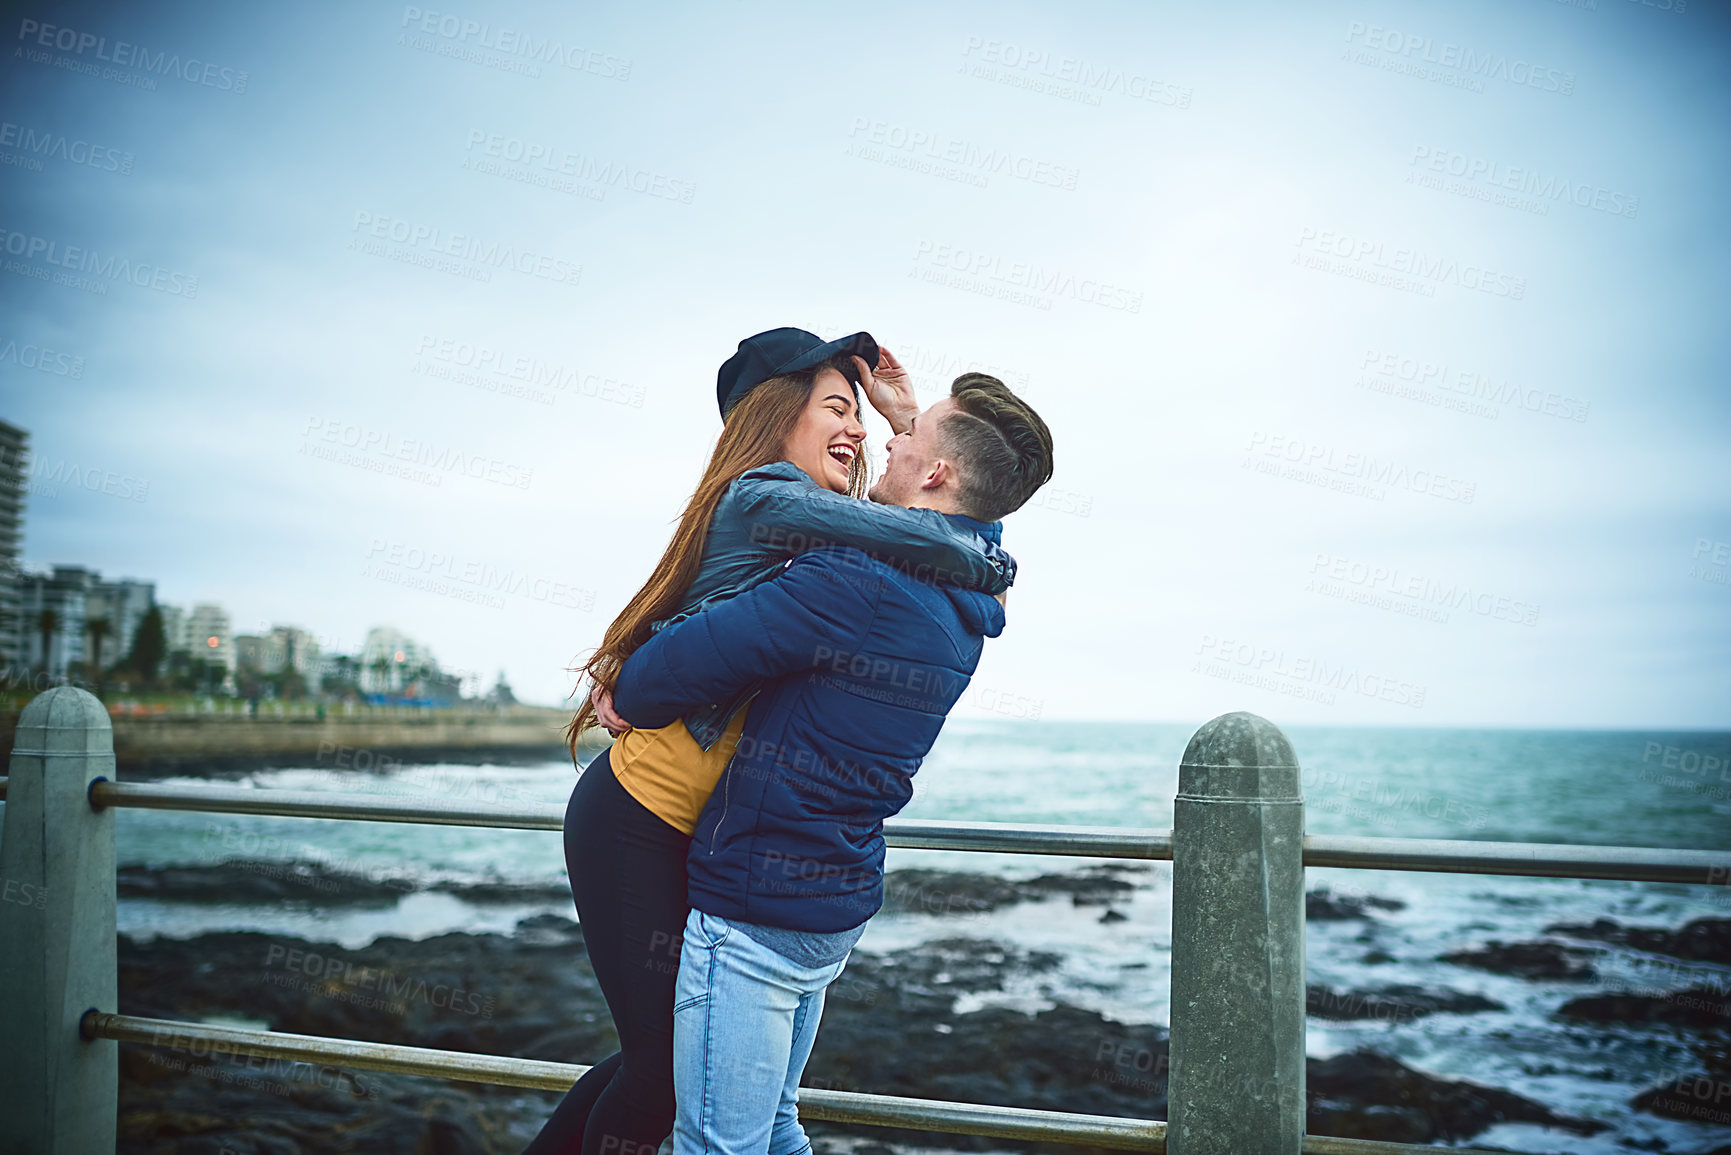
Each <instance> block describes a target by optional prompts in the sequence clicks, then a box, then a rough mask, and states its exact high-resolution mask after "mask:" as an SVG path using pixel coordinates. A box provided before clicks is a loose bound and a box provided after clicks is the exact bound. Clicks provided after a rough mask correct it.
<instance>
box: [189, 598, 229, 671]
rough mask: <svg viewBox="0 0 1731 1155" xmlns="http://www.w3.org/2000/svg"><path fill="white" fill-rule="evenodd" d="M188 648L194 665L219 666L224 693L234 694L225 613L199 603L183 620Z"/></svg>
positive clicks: (210, 604) (206, 604) (215, 606)
mask: <svg viewBox="0 0 1731 1155" xmlns="http://www.w3.org/2000/svg"><path fill="white" fill-rule="evenodd" d="M186 641H187V648H188V649H189V650H190V651H191V653H192V660H193V661H194V662H218V663H220V664H221V665H222V667H223V670H224V676H223V689H225V690H228V691H230V692H232V691H233V690H234V666H235V655H234V637H233V634H232V633H231V630H230V623H229V617H228V611H227V610H225V609H223V608H222V607H221V606H219V605H217V604H215V603H214V602H198V603H197V604H195V605H194V606H193V607H192V612H191V613H190V614H188V615H187V616H186Z"/></svg>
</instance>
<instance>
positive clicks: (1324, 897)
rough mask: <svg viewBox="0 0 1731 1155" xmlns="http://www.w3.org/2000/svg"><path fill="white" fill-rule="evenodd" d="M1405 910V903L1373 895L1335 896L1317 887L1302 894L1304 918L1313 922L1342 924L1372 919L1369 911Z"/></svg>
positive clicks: (1324, 887) (1396, 899) (1326, 889)
mask: <svg viewBox="0 0 1731 1155" xmlns="http://www.w3.org/2000/svg"><path fill="white" fill-rule="evenodd" d="M1373 909H1375V910H1405V909H1406V903H1404V902H1402V901H1400V900H1399V899H1398V898H1379V897H1378V896H1376V895H1374V894H1364V895H1358V894H1335V893H1334V892H1332V891H1330V890H1329V889H1328V887H1326V886H1323V887H1318V888H1317V889H1315V890H1309V891H1306V892H1305V894H1304V917H1305V918H1307V919H1310V920H1312V921H1315V922H1344V921H1346V920H1348V919H1353V918H1372V917H1374V916H1373V915H1372V914H1371V913H1370V912H1371V910H1373Z"/></svg>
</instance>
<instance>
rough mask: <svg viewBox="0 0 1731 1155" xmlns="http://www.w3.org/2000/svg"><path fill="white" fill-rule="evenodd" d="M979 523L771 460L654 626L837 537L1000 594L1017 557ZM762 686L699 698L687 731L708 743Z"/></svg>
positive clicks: (941, 578)
mask: <svg viewBox="0 0 1731 1155" xmlns="http://www.w3.org/2000/svg"><path fill="white" fill-rule="evenodd" d="M962 523H966V524H962ZM978 524H979V523H978V522H975V521H971V520H969V519H968V518H961V519H959V521H957V520H953V519H950V518H946V517H945V516H944V515H943V514H941V513H938V512H936V511H935V510H930V509H905V508H903V507H901V506H899V505H879V504H876V503H874V502H869V501H861V500H859V499H858V498H856V497H848V496H847V495H846V494H841V493H836V492H835V491H833V490H829V489H825V488H823V487H822V486H821V485H819V484H817V482H815V481H813V480H812V479H811V477H810V476H809V475H808V474H807V473H806V472H805V470H803V469H801V468H800V467H799V466H797V465H795V464H793V463H792V462H790V461H776V462H772V463H770V464H769V465H765V466H762V467H760V468H758V469H753V470H750V471H749V472H747V473H744V474H742V475H740V476H739V477H738V478H737V479H735V480H734V482H733V484H732V485H729V486H728V487H727V492H726V493H724V494H722V496H721V501H720V503H719V504H717V505H716V507H715V513H714V514H713V515H712V516H711V517H710V519H709V531H708V534H707V535H706V536H705V538H704V542H703V562H702V565H701V568H700V569H699V570H698V574H697V578H696V579H695V580H694V581H693V582H692V583H691V588H690V589H689V590H687V591H686V595H685V600H684V602H683V603H682V604H681V605H680V607H679V610H678V612H677V613H676V614H674V616H673V617H671V618H668V619H667V620H666V621H663V622H657V623H656V624H655V626H654V627H653V628H654V629H657V630H660V629H662V628H664V627H665V626H667V625H668V624H670V623H672V622H677V621H683V620H684V619H685V618H688V617H690V616H691V615H692V614H697V613H702V612H703V611H704V610H707V609H709V608H710V607H712V606H715V605H717V604H719V603H720V602H723V601H725V600H727V599H728V598H731V597H733V596H734V595H735V594H738V593H740V592H742V591H744V590H748V589H750V588H751V587H752V586H755V585H757V584H758V583H759V582H762V581H767V580H768V579H770V578H772V577H774V576H775V575H776V574H778V573H780V572H781V570H782V567H783V566H785V565H786V564H787V561H788V559H789V558H791V557H793V556H794V555H795V554H800V553H804V552H805V551H806V550H811V549H821V548H824V547H826V546H832V545H849V546H853V547H855V548H856V549H862V550H864V551H866V552H867V553H869V554H871V555H872V556H873V557H876V558H878V559H879V560H881V561H886V562H889V563H890V564H892V565H895V566H897V567H898V568H901V569H903V570H905V571H906V572H909V573H911V574H913V575H914V576H915V577H920V578H925V579H926V580H929V581H937V582H955V583H956V584H957V585H963V586H967V587H968V588H969V589H979V590H985V591H986V592H987V593H989V594H1001V593H1003V592H1004V591H1005V590H1006V589H1008V588H1009V587H1010V585H1011V584H1012V583H1013V582H1014V581H1015V580H1016V560H1015V559H1014V558H1012V557H1011V556H1010V555H1009V554H1007V553H1005V552H1004V550H1003V547H1002V546H1001V545H999V544H998V540H997V538H996V537H995V536H992V537H988V536H986V535H983V534H980V533H978V532H975V531H974V530H973V529H971V528H970V527H972V526H975V525H978ZM757 689H758V687H757V686H756V685H747V686H741V687H740V688H739V689H738V690H737V691H735V692H734V693H732V694H730V695H728V696H727V697H725V698H718V699H716V700H715V701H713V702H699V703H697V704H696V705H695V706H694V707H693V708H692V709H691V710H690V711H689V712H687V713H686V715H685V726H686V729H688V730H689V731H691V736H692V737H693V738H695V739H697V744H698V745H699V746H701V747H703V748H704V749H705V750H707V749H709V748H710V747H711V746H713V745H715V743H716V740H717V739H719V738H720V737H721V735H722V733H723V731H725V730H726V729H727V724H728V722H729V721H730V720H731V719H732V718H733V715H734V714H735V713H737V712H738V711H739V708H740V707H741V706H744V705H745V704H746V703H747V702H748V701H750V700H751V698H752V697H753V695H755V694H756V692H757Z"/></svg>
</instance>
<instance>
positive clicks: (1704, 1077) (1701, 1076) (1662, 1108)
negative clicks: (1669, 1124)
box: [1630, 1071, 1731, 1127]
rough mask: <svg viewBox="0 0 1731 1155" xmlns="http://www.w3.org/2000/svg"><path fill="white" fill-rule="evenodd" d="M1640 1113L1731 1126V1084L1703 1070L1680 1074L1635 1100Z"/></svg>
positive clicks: (1632, 1104)
mask: <svg viewBox="0 0 1731 1155" xmlns="http://www.w3.org/2000/svg"><path fill="white" fill-rule="evenodd" d="M1630 1105H1631V1106H1632V1107H1634V1108H1635V1110H1637V1111H1645V1112H1647V1113H1648V1114H1650V1115H1659V1116H1661V1117H1663V1118H1666V1119H1681V1120H1684V1121H1686V1122H1690V1123H1704V1124H1707V1125H1708V1126H1715V1127H1726V1126H1731V1082H1728V1081H1727V1080H1726V1079H1725V1078H1724V1077H1723V1076H1720V1077H1717V1078H1716V1077H1714V1075H1713V1074H1712V1073H1710V1072H1706V1071H1699V1072H1695V1073H1693V1074H1686V1075H1679V1076H1678V1077H1677V1078H1675V1079H1672V1080H1670V1081H1668V1082H1665V1083H1662V1084H1660V1085H1659V1086H1657V1087H1653V1088H1651V1089H1649V1090H1646V1091H1642V1092H1641V1093H1640V1094H1639V1095H1636V1096H1635V1098H1634V1099H1633V1100H1631V1102H1630Z"/></svg>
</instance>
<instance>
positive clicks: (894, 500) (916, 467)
mask: <svg viewBox="0 0 1731 1155" xmlns="http://www.w3.org/2000/svg"><path fill="white" fill-rule="evenodd" d="M955 407H956V403H955V402H954V401H952V400H951V399H950V398H948V397H945V398H944V399H943V400H941V401H938V402H935V403H934V404H933V405H932V406H931V407H930V408H929V409H926V410H924V411H922V412H921V413H920V415H919V416H918V417H915V418H914V423H913V429H912V431H910V432H908V433H898V434H897V435H896V436H894V437H892V438H890V440H889V444H888V445H887V446H886V447H885V449H886V450H887V452H888V460H887V461H886V462H885V463H884V474H883V476H882V477H880V478H878V481H877V484H876V485H874V486H872V491H871V499H872V500H873V501H876V502H881V503H882V504H884V505H905V506H918V507H921V508H925V509H937V510H941V511H943V512H949V511H950V508H949V502H948V501H947V500H946V495H945V494H944V492H943V490H944V487H945V485H946V482H947V483H948V484H949V487H950V488H952V489H953V488H954V483H955V477H956V472H955V466H954V465H953V464H952V463H951V462H950V460H949V459H948V454H947V453H946V452H945V449H944V439H943V424H944V418H946V417H948V416H949V415H950V413H952V412H954V410H955Z"/></svg>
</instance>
